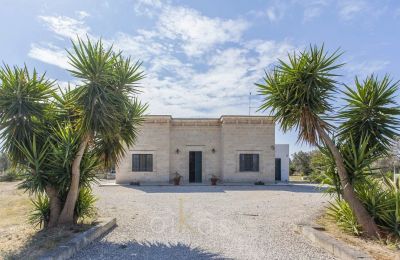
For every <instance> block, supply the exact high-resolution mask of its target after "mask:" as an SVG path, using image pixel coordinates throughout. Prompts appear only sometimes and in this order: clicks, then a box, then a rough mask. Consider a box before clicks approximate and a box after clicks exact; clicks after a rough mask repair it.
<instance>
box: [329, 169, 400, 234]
mask: <svg viewBox="0 0 400 260" xmlns="http://www.w3.org/2000/svg"><path fill="white" fill-rule="evenodd" d="M355 191H356V193H357V196H358V198H359V199H360V200H361V201H362V203H363V204H364V205H365V208H366V209H367V210H368V212H369V213H370V215H371V216H372V217H373V218H374V220H375V222H376V223H377V225H379V226H380V228H381V229H382V230H384V231H386V232H387V233H388V234H392V235H394V236H397V237H400V191H399V190H397V189H396V187H395V186H394V183H393V181H391V180H390V179H389V178H387V177H385V176H383V177H382V179H378V178H376V177H375V178H374V177H366V178H365V179H364V181H362V182H358V183H357V184H356V185H355ZM328 215H329V216H330V217H331V218H332V219H334V220H335V221H336V222H337V223H338V226H339V227H340V228H341V229H342V230H344V231H346V232H349V233H352V234H355V235H360V234H361V231H360V227H359V225H358V223H357V220H356V218H355V216H354V214H353V212H352V211H351V210H350V207H349V205H348V204H347V203H346V202H345V201H344V200H342V199H336V201H335V202H334V203H331V205H330V207H328Z"/></svg>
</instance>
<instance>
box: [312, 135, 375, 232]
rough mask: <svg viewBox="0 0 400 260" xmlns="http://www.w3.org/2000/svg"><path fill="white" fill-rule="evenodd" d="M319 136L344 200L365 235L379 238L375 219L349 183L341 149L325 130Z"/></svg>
mask: <svg viewBox="0 0 400 260" xmlns="http://www.w3.org/2000/svg"><path fill="white" fill-rule="evenodd" d="M318 134H319V136H320V137H321V138H322V140H323V141H324V143H325V144H326V145H327V146H328V148H329V150H330V151H331V153H332V155H333V157H334V159H335V163H336V167H337V171H338V174H339V178H340V184H341V186H342V187H343V198H344V200H345V201H346V202H347V203H348V204H349V206H350V208H351V209H352V210H353V212H354V214H355V215H356V218H357V222H358V223H359V224H360V225H361V227H362V229H363V231H364V233H365V235H367V236H368V237H372V238H374V237H378V236H379V229H378V226H377V225H376V223H375V221H374V219H373V217H371V215H370V214H369V213H368V211H367V210H366V208H365V207H364V205H363V204H362V203H361V201H360V200H359V199H358V197H357V194H356V192H355V191H354V188H353V186H352V185H351V183H350V182H349V175H348V174H347V171H346V168H345V165H344V162H343V158H342V155H341V154H340V151H339V149H338V148H337V147H336V145H335V144H334V143H333V141H332V139H331V138H330V137H329V135H328V134H327V133H326V132H325V130H323V129H321V128H319V129H318Z"/></svg>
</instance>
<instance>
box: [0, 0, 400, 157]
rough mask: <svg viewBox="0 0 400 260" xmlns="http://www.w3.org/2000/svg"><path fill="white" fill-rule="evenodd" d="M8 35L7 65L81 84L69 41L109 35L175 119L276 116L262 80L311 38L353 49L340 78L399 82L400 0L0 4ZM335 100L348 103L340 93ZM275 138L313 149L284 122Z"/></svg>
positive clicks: (4, 0) (160, 109)
mask: <svg viewBox="0 0 400 260" xmlns="http://www.w3.org/2000/svg"><path fill="white" fill-rule="evenodd" d="M0 35H1V37H0V46H1V48H0V59H1V60H2V62H4V63H6V64H9V65H19V66H22V65H23V64H24V63H25V64H26V65H27V66H28V67H29V68H30V69H33V68H36V70H37V71H39V72H40V73H45V72H46V75H47V77H49V78H51V79H54V80H57V83H58V84H59V85H60V86H62V87H64V86H66V85H67V84H68V83H70V84H72V85H74V84H79V82H78V81H77V80H76V79H74V78H73V77H71V75H70V73H69V72H68V71H67V69H69V68H71V66H70V65H69V63H68V58H67V52H66V49H70V48H71V41H70V39H76V37H77V36H79V37H86V36H88V37H89V38H91V39H99V38H102V40H103V42H104V43H105V45H107V46H111V44H113V46H114V48H115V49H116V50H121V51H123V54H124V55H126V56H128V55H130V56H131V58H132V59H133V60H140V61H141V62H143V64H142V69H143V70H144V71H145V73H146V78H145V79H144V80H143V81H142V83H141V86H142V87H141V90H142V93H141V94H140V95H139V97H140V99H141V100H143V101H144V102H148V104H149V110H148V111H147V112H148V113H149V114H170V115H172V116H173V117H220V116H221V115H229V114H234V115H248V114H249V107H250V114H251V115H269V113H268V111H258V107H259V106H260V104H261V102H262V97H261V96H260V95H258V91H257V87H256V86H255V85H254V83H256V82H262V77H263V76H264V71H265V70H266V71H268V70H270V69H271V68H272V67H273V66H274V64H276V62H277V60H278V59H285V58H286V57H287V53H288V52H293V51H296V50H303V49H304V48H306V47H307V46H309V45H310V44H313V45H314V44H317V45H322V44H324V46H325V47H326V49H327V50H329V51H334V50H336V49H337V48H340V49H341V50H342V51H344V54H343V56H342V58H341V62H344V63H346V65H345V66H344V67H343V69H341V71H340V73H341V75H342V76H341V77H340V78H338V80H339V81H340V82H342V83H344V84H347V85H348V86H352V84H353V82H354V78H355V76H358V77H360V78H361V79H362V78H365V77H366V76H367V75H370V74H371V73H375V74H377V75H378V76H383V75H385V74H386V73H387V74H390V75H391V77H392V78H393V79H394V80H399V79H400V69H399V68H400V1H399V0H392V1H390V0H376V1H375V0H337V1H334V0H308V1H306V0H288V1H274V0H272V1H265V0H264V1H261V0H253V1H249V0H235V1H234V0H201V1H200V0H197V1H194V0H192V1H178V0H176V1H173V0H171V1H159V0H137V1H129V0H113V1H111V0H109V1H107V0H105V1H102V0H97V1H94V0H92V1H89V0H69V1H57V0H53V1H35V0H31V1H20V0H0ZM339 88H343V86H339ZM250 93H251V97H250ZM398 95H400V93H398ZM249 97H250V98H249ZM249 100H250V102H249ZM399 101H400V98H399ZM334 105H335V106H337V107H340V105H343V100H342V99H341V95H340V94H338V97H337V101H335V104H334ZM276 143H288V144H289V145H290V153H291V154H292V153H294V152H297V151H299V150H305V151H307V150H310V149H312V147H308V146H306V145H304V144H301V143H297V135H296V133H295V132H288V133H283V132H282V131H281V130H280V128H279V125H277V126H276Z"/></svg>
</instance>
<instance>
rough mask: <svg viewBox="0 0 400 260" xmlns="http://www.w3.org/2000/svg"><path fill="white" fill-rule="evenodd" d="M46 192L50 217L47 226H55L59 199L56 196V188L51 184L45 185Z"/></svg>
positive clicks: (59, 208) (59, 210)
mask: <svg viewBox="0 0 400 260" xmlns="http://www.w3.org/2000/svg"><path fill="white" fill-rule="evenodd" d="M46 194H47V196H48V197H49V200H50V219H49V223H48V225H47V227H49V228H51V227H55V226H57V223H58V218H59V217H60V212H61V200H60V198H59V197H58V192H57V190H56V189H55V188H54V187H52V186H50V185H49V186H46Z"/></svg>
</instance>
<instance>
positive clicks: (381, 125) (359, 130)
mask: <svg viewBox="0 0 400 260" xmlns="http://www.w3.org/2000/svg"><path fill="white" fill-rule="evenodd" d="M355 87H356V88H355V89H352V88H350V87H349V86H346V91H345V92H344V94H345V100H346V101H347V104H346V106H345V108H344V109H343V110H342V111H341V113H340V117H341V118H342V120H343V123H342V124H341V126H340V137H341V139H347V138H349V137H350V136H351V137H352V138H353V139H354V141H355V142H359V141H360V140H361V139H362V138H363V136H368V137H369V142H368V146H376V149H375V152H377V153H378V154H382V153H384V154H385V153H387V151H388V150H389V149H390V146H391V145H392V144H393V140H395V138H396V137H397V136H398V134H399V132H398V130H399V124H400V121H399V117H398V116H399V115H400V107H399V105H398V104H397V102H396V92H397V91H398V90H399V81H397V82H393V81H392V80H391V79H390V78H389V76H387V75H386V76H384V77H383V79H382V80H379V79H378V77H376V76H374V75H371V76H368V77H367V78H366V79H365V80H363V81H362V82H360V81H359V79H358V78H357V77H356V79H355Z"/></svg>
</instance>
